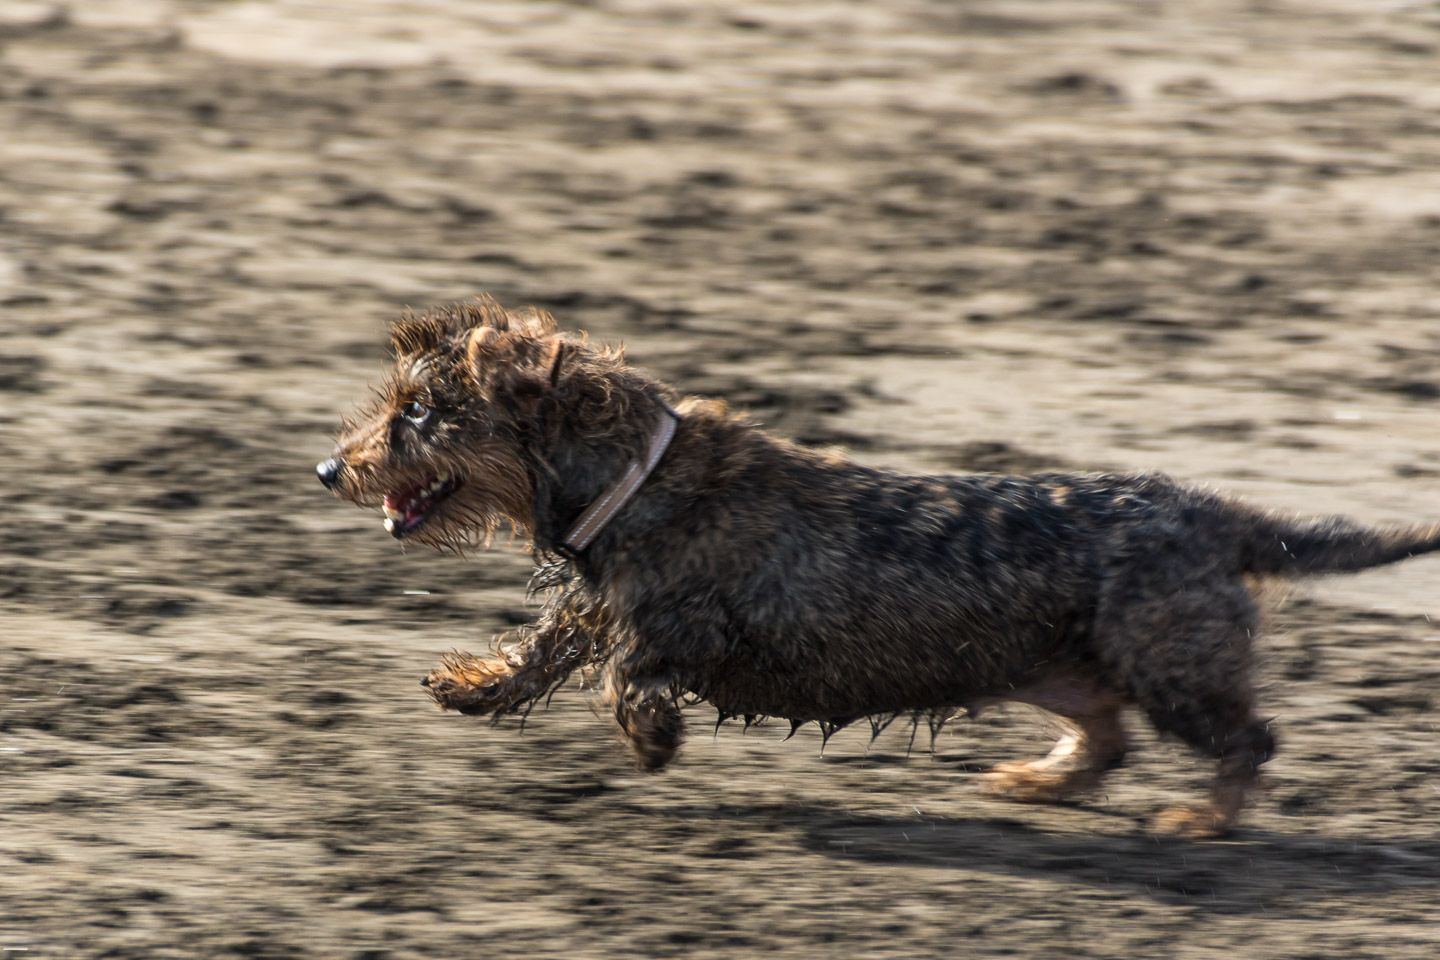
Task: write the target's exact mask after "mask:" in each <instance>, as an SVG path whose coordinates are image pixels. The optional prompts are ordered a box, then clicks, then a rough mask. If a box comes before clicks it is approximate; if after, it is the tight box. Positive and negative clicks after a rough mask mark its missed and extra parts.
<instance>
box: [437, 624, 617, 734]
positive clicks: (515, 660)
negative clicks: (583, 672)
mask: <svg viewBox="0 0 1440 960" xmlns="http://www.w3.org/2000/svg"><path fill="white" fill-rule="evenodd" d="M518 633H519V635H520V636H521V639H520V640H518V642H511V643H508V644H507V643H506V641H507V639H510V638H512V637H514V636H515V634H504V635H502V636H500V637H499V638H497V640H496V643H495V655H494V656H493V657H488V658H481V657H475V656H471V655H470V654H468V653H460V652H458V651H457V652H454V653H448V654H446V655H445V656H444V657H442V658H441V660H440V666H439V667H437V668H436V669H435V670H432V671H431V672H430V674H429V675H428V676H426V677H425V678H424V679H423V680H421V681H420V684H421V686H423V687H425V688H426V690H428V691H429V693H430V697H431V698H432V699H433V700H434V701H435V702H436V703H438V704H439V705H440V706H441V707H442V708H443V709H445V710H458V711H459V712H460V713H467V714H492V715H494V716H497V717H498V716H503V715H504V714H507V713H513V712H515V711H517V710H520V709H521V708H523V707H526V706H528V705H529V704H531V703H534V702H535V701H536V700H538V699H540V698H541V697H543V696H545V695H546V694H548V693H549V692H550V691H551V690H553V689H555V687H556V686H558V685H559V684H560V683H562V682H563V681H564V680H565V678H566V677H568V676H569V675H570V674H571V673H573V672H574V671H575V670H576V669H577V668H578V667H580V666H581V665H582V664H584V663H585V662H586V660H587V659H588V657H587V656H586V654H587V652H588V650H589V649H590V648H591V647H592V645H591V644H579V643H576V642H575V641H576V637H575V636H574V630H573V629H567V630H559V629H555V628H554V624H553V623H546V622H543V621H542V622H541V623H538V624H535V625H534V626H532V627H529V628H527V629H525V630H522V631H518Z"/></svg>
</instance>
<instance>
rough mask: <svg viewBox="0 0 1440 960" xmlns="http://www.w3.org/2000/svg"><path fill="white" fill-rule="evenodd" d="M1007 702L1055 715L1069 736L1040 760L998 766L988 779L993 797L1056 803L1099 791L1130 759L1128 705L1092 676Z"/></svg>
mask: <svg viewBox="0 0 1440 960" xmlns="http://www.w3.org/2000/svg"><path fill="white" fill-rule="evenodd" d="M1004 699H1006V700H1013V701H1016V702H1019V703H1028V704H1031V705H1032V706H1036V707H1039V708H1041V709H1042V710H1044V711H1046V712H1047V713H1048V714H1051V715H1053V716H1054V717H1055V718H1056V719H1057V720H1058V721H1059V722H1060V724H1061V726H1062V727H1063V729H1064V735H1063V736H1062V737H1061V738H1060V741H1059V742H1058V743H1056V744H1055V748H1054V749H1053V750H1051V751H1050V753H1049V755H1048V756H1046V757H1044V758H1042V759H1040V760H1034V761H1029V762H1020V761H1012V762H1008V763H998V764H996V765H995V766H994V767H992V768H991V769H990V771H989V772H988V773H986V774H985V776H984V780H983V783H984V785H985V788H986V789H987V790H988V791H989V792H991V793H994V794H997V795H999V796H1003V797H1006V798H1008V799H1011V800H1019V801H1021V802H1025V803H1055V802H1058V801H1061V800H1066V799H1068V798H1070V797H1073V796H1075V795H1077V794H1081V793H1085V792H1087V791H1090V790H1093V789H1095V788H1096V787H1097V786H1099V784H1100V781H1101V779H1102V778H1103V777H1104V775H1105V773H1106V772H1107V771H1109V770H1112V769H1114V768H1115V767H1117V766H1119V764H1120V762H1121V760H1123V759H1124V757H1125V751H1126V749H1127V746H1128V744H1127V741H1126V738H1125V728H1124V725H1123V724H1122V723H1121V719H1120V711H1121V708H1122V707H1124V705H1125V701H1124V699H1123V698H1122V697H1121V696H1120V695H1119V694H1117V693H1115V692H1114V691H1113V690H1110V689H1108V688H1106V687H1104V686H1103V685H1101V684H1100V683H1098V682H1097V681H1095V680H1094V679H1092V678H1091V677H1089V676H1084V675H1081V674H1079V673H1057V674H1054V675H1052V676H1050V677H1047V678H1046V679H1045V680H1043V681H1041V682H1039V683H1036V684H1032V685H1030V686H1027V687H1022V688H1020V689H1018V690H1016V691H1014V692H1013V693H1011V694H1008V695H1006V697H1005V698H1004Z"/></svg>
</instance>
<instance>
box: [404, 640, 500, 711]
mask: <svg viewBox="0 0 1440 960" xmlns="http://www.w3.org/2000/svg"><path fill="white" fill-rule="evenodd" d="M512 676H513V673H512V671H511V669H510V667H509V665H508V664H506V663H504V662H503V661H500V660H479V659H477V658H475V657H472V656H470V655H468V654H463V653H452V654H447V655H446V656H445V657H444V658H443V659H442V660H441V662H440V666H438V667H436V668H435V669H434V670H431V671H430V673H428V674H427V675H426V676H425V677H423V678H422V679H421V680H420V685H421V686H422V687H424V688H425V690H426V692H428V693H429V694H430V699H432V700H434V701H435V702H436V703H437V704H438V705H439V706H440V708H441V709H442V710H455V711H457V712H459V713H465V714H472V715H473V714H480V715H483V714H487V713H503V712H505V711H506V710H508V709H510V708H511V707H513V706H514V705H515V698H514V695H513V694H514V691H513V690H511V689H510V688H509V685H508V684H506V683H505V680H507V679H508V678H510V677H512Z"/></svg>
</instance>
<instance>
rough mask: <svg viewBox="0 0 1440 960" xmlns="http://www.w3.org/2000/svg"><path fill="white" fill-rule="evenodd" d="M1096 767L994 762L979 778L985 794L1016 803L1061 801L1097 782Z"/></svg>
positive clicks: (1089, 787) (1091, 786)
mask: <svg viewBox="0 0 1440 960" xmlns="http://www.w3.org/2000/svg"><path fill="white" fill-rule="evenodd" d="M1100 776H1101V774H1100V772H1099V771H1095V770H1073V769H1072V770H1065V769H1057V768H1055V767H1050V768H1046V767H1043V766H1041V765H1039V764H1033V763H1021V762H1016V761H1012V762H1009V763H997V764H996V765H995V766H994V767H992V768H991V769H990V771H989V772H987V773H986V774H984V775H983V776H982V777H981V780H980V783H981V786H982V788H983V789H984V790H985V792H986V793H989V794H991V795H992V796H997V797H1004V798H1005V799H1006V800H1014V801H1016V802H1018V803H1060V802H1061V801H1064V800H1069V799H1071V798H1072V797H1074V796H1075V795H1076V794H1080V793H1085V792H1087V791H1090V790H1093V789H1095V788H1096V787H1097V786H1098V785H1099V784H1100Z"/></svg>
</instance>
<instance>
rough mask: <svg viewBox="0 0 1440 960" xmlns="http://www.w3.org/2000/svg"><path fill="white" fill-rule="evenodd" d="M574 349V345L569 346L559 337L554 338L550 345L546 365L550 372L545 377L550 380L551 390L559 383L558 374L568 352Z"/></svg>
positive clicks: (568, 355) (567, 356)
mask: <svg viewBox="0 0 1440 960" xmlns="http://www.w3.org/2000/svg"><path fill="white" fill-rule="evenodd" d="M574 349H575V348H574V347H572V346H570V344H568V343H566V342H565V341H564V340H561V339H559V338H558V337H557V338H556V339H555V341H554V344H553V345H552V346H551V348H550V359H549V363H548V366H549V368H550V374H549V376H548V377H547V379H548V380H549V381H550V389H551V390H554V389H555V388H556V387H558V386H559V385H560V374H561V372H562V368H563V367H564V366H565V361H566V360H568V359H569V357H570V353H571V351H572V350H574Z"/></svg>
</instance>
